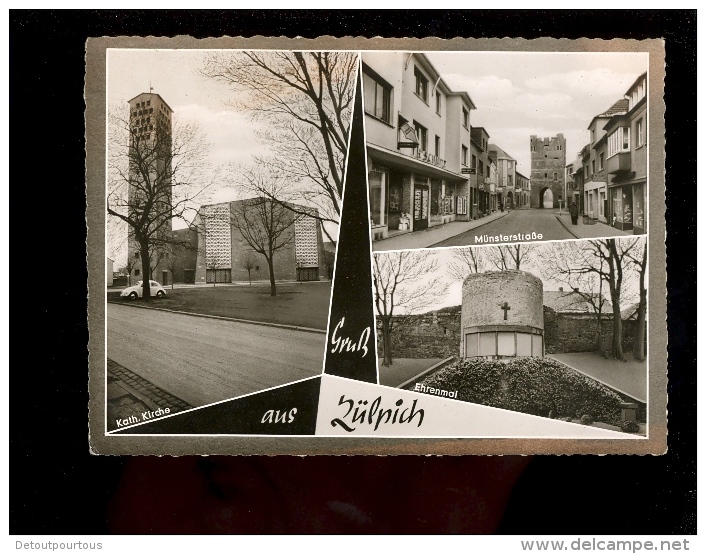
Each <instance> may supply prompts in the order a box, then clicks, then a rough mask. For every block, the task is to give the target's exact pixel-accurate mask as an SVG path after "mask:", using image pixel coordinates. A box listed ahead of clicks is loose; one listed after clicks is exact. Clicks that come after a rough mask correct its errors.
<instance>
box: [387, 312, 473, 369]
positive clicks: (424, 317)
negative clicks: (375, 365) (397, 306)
mask: <svg viewBox="0 0 706 554" xmlns="http://www.w3.org/2000/svg"><path fill="white" fill-rule="evenodd" d="M394 319H395V325H396V326H397V328H396V329H395V330H393V331H392V356H393V357H395V358H448V357H449V356H458V355H459V349H460V345H461V306H453V307H451V308H443V309H441V310H439V311H436V312H427V313H425V314H420V315H414V316H406V317H401V318H398V317H396V318H394ZM377 336H378V354H379V355H381V356H382V336H381V332H380V328H379V326H378V334H377Z"/></svg>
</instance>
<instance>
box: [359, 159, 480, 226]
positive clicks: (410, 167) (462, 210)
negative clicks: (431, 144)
mask: <svg viewBox="0 0 706 554" xmlns="http://www.w3.org/2000/svg"><path fill="white" fill-rule="evenodd" d="M444 164H445V162H444V161H443V160H440V159H438V158H435V159H431V160H430V162H427V161H426V160H420V159H417V158H412V157H410V156H404V155H401V154H397V153H394V152H390V151H386V152H379V151H377V150H373V149H372V148H369V158H368V186H369V195H370V225H371V231H372V237H373V240H381V239H384V238H387V237H390V236H395V235H398V234H402V233H409V232H414V231H422V230H424V229H427V228H429V227H432V226H435V225H443V224H445V223H449V222H451V221H455V220H456V219H464V218H465V219H468V186H467V179H466V178H465V177H464V176H461V175H456V174H454V173H452V172H450V171H448V170H446V169H444V168H443V167H440V166H443V165H444ZM464 184H465V186H464Z"/></svg>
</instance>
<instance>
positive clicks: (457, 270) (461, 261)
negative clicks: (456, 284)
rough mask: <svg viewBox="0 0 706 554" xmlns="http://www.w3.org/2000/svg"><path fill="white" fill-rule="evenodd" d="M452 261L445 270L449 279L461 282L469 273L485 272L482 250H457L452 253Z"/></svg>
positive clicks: (469, 248) (485, 261)
mask: <svg viewBox="0 0 706 554" xmlns="http://www.w3.org/2000/svg"><path fill="white" fill-rule="evenodd" d="M453 257H454V261H452V262H451V263H450V264H449V265H448V266H447V268H446V272H447V273H448V275H449V277H451V278H452V279H454V280H460V281H463V280H464V279H465V278H466V277H468V276H469V275H470V274H471V273H482V272H483V271H486V268H487V260H486V255H485V254H484V252H483V249H482V248H472V247H468V248H457V249H454V251H453Z"/></svg>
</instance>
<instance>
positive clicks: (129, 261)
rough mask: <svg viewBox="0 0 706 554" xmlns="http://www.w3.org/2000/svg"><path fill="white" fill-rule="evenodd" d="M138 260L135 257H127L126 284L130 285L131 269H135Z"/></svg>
mask: <svg viewBox="0 0 706 554" xmlns="http://www.w3.org/2000/svg"><path fill="white" fill-rule="evenodd" d="M137 264H138V261H137V259H136V258H130V256H128V257H127V261H126V262H125V271H127V286H128V287H129V286H131V285H132V271H133V269H135V267H136V266H137Z"/></svg>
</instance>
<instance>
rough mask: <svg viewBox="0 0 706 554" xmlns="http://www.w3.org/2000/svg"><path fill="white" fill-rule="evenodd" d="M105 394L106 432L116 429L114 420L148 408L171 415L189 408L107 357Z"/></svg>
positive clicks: (137, 415) (137, 413)
mask: <svg viewBox="0 0 706 554" xmlns="http://www.w3.org/2000/svg"><path fill="white" fill-rule="evenodd" d="M107 370H108V387H107V393H106V401H107V414H108V422H107V425H108V431H114V430H115V429H117V428H118V424H117V423H116V420H118V419H127V418H129V417H130V416H135V417H137V418H138V419H140V414H142V413H143V412H145V411H147V410H157V409H159V408H162V409H163V410H164V409H167V408H168V409H169V413H170V414H174V413H177V412H181V411H183V410H188V409H189V408H192V406H191V405H189V404H187V403H186V402H184V401H183V400H181V399H180V398H177V397H176V396H174V395H171V394H169V393H168V392H166V391H164V390H162V389H160V388H159V387H157V386H156V385H154V384H152V383H150V382H149V381H147V380H146V379H143V378H142V377H140V376H139V375H137V374H136V373H133V372H132V371H130V370H129V369H126V368H124V367H123V366H121V365H120V364H118V363H116V362H114V361H113V360H111V359H110V358H108V364H107Z"/></svg>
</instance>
